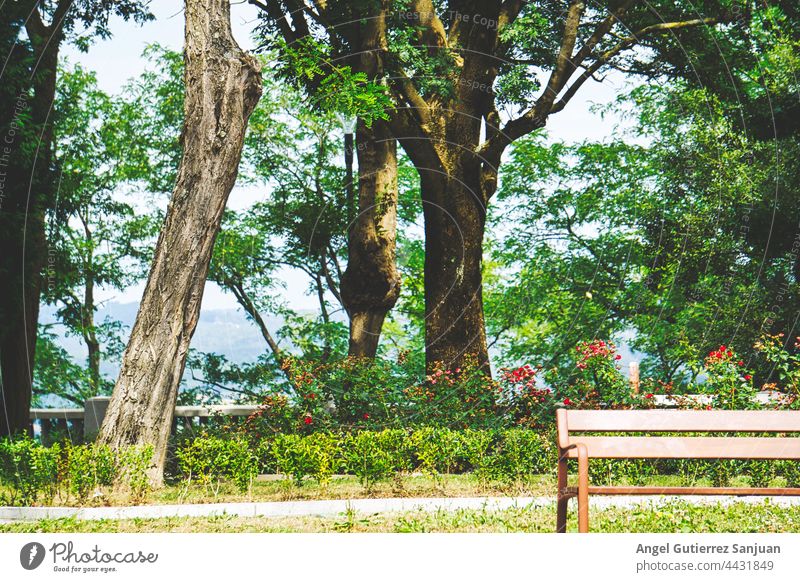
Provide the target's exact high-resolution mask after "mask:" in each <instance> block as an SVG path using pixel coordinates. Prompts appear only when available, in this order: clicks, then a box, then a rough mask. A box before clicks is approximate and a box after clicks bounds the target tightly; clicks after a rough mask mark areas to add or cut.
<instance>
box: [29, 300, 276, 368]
mask: <svg viewBox="0 0 800 582" xmlns="http://www.w3.org/2000/svg"><path fill="white" fill-rule="evenodd" d="M138 309H139V305H138V304H137V303H108V304H106V305H105V306H104V307H103V308H102V309H99V310H98V311H97V314H96V321H98V322H101V321H103V320H105V319H106V318H110V319H112V320H115V321H119V322H121V323H122V325H124V326H125V333H124V337H123V338H122V340H123V342H127V340H128V336H129V334H130V330H131V329H132V328H133V324H134V322H135V320H136V313H137V311H138ZM264 320H265V323H266V324H267V326H268V327H269V329H270V330H271V331H273V332H275V331H277V330H278V329H279V328H280V327H281V325H283V319H282V318H279V317H273V316H267V315H265V316H264ZM39 321H40V322H41V323H42V324H48V323H56V322H57V320H56V318H55V310H54V309H53V308H51V307H43V308H42V312H41V316H40V318H39ZM53 331H54V333H56V335H57V336H58V337H59V341H60V343H61V345H62V346H63V347H64V349H66V350H67V352H68V353H69V354H70V355H71V356H72V357H73V358H74V359H75V360H76V361H78V362H81V361H83V360H85V358H86V347H85V346H84V345H83V342H82V341H81V340H80V338H77V337H74V336H69V335H66V334H65V333H64V331H65V330H64V328H63V327H62V326H60V325H56V326H54V327H53ZM191 347H192V348H193V349H196V350H199V351H202V352H214V353H217V354H222V355H224V356H225V357H226V358H228V359H229V360H230V361H232V362H239V363H241V362H248V361H253V360H255V359H256V358H257V357H258V356H259V355H261V354H262V353H264V352H265V351H266V350H267V349H268V348H267V344H266V342H265V341H264V338H262V337H261V334H260V333H259V331H258V329H256V326H255V325H253V324H252V323H251V322H250V321H248V319H247V317H246V316H245V314H244V312H243V311H242V310H240V309H209V310H203V311H201V312H200V320H199V321H198V323H197V329H196V330H195V333H194V337H193V338H192V345H191ZM102 372H103V374H105V375H108V376H110V377H112V378H113V377H115V376H116V375H117V373H118V372H119V366H118V364H116V363H114V362H104V363H103V366H102Z"/></svg>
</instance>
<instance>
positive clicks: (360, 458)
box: [342, 432, 400, 490]
mask: <svg viewBox="0 0 800 582" xmlns="http://www.w3.org/2000/svg"><path fill="white" fill-rule="evenodd" d="M381 435H382V433H380V432H358V433H355V434H350V435H347V437H345V438H344V440H343V442H342V456H343V457H344V461H345V470H346V471H347V472H349V473H352V474H354V475H356V476H357V477H358V480H359V482H360V483H361V484H362V485H363V486H364V487H366V488H367V490H371V489H372V487H373V485H375V483H377V482H379V481H383V480H384V479H388V478H389V477H391V476H392V475H394V474H395V473H396V472H398V471H399V468H398V465H399V463H398V461H399V460H400V459H399V458H398V455H397V454H396V453H395V452H394V451H392V450H387V449H386V448H385V447H384V446H383V445H384V443H383V442H381V438H380V437H381Z"/></svg>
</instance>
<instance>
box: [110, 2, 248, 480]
mask: <svg viewBox="0 0 800 582" xmlns="http://www.w3.org/2000/svg"><path fill="white" fill-rule="evenodd" d="M185 15H186V36H185V50H184V59H185V62H186V69H185V76H184V79H185V84H186V100H185V105H184V111H185V122H184V127H183V135H182V142H183V158H182V160H181V164H180V168H179V169H178V177H177V183H176V185H175V190H174V193H173V196H172V200H171V202H170V205H169V208H168V210H167V216H166V220H165V222H164V226H163V227H162V230H161V234H160V235H159V239H158V242H157V244H156V250H155V254H154V257H153V264H152V266H151V269H150V275H149V277H148V280H147V286H146V288H145V291H144V295H143V297H142V302H141V304H140V306H139V312H138V315H137V317H136V323H135V324H134V327H133V331H132V333H131V337H130V340H129V343H128V346H127V348H126V350H125V354H124V355H123V359H122V366H121V370H120V375H119V378H118V379H117V383H116V386H115V387H114V392H113V395H112V398H111V402H110V404H109V407H108V412H107V413H106V417H105V420H104V422H103V425H102V427H101V429H100V435H99V441H100V442H103V443H106V444H109V445H111V446H113V447H115V448H119V447H122V446H125V445H133V444H145V443H150V444H152V445H153V446H154V450H155V452H154V456H153V459H152V465H151V469H150V472H149V476H150V480H151V482H152V483H153V484H154V485H159V484H161V483H162V481H163V469H164V461H165V456H166V450H167V440H168V438H169V434H170V430H171V427H172V418H173V415H174V409H175V402H176V399H177V395H178V386H179V384H180V380H181V376H182V375H183V371H184V366H185V363H186V354H187V352H188V349H189V343H190V341H191V338H192V334H193V333H194V330H195V327H196V325H197V320H198V317H199V314H200V306H201V301H202V298H203V288H204V286H205V281H206V275H207V273H208V268H209V264H210V262H211V253H212V250H213V247H214V241H215V240H216V237H217V234H218V232H219V228H220V223H221V220H222V213H223V210H224V209H225V204H226V202H227V200H228V196H229V195H230V192H231V189H232V188H233V185H234V182H235V181H236V176H237V173H238V167H239V161H240V158H241V153H242V147H243V143H244V136H245V131H246V128H247V121H248V119H249V117H250V114H251V113H252V112H253V109H254V108H255V106H256V104H257V103H258V100H259V98H260V96H261V77H260V74H259V67H258V64H257V63H256V61H255V60H254V59H253V58H252V57H250V56H249V55H247V54H246V53H244V52H243V51H242V50H241V49H240V48H239V46H238V45H237V44H236V41H235V40H234V38H233V35H232V33H231V25H230V4H229V2H228V0H204V1H201V0H186V3H185Z"/></svg>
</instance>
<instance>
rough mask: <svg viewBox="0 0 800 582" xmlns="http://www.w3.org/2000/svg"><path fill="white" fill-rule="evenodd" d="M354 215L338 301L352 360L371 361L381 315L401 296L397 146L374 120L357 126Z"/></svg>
mask: <svg viewBox="0 0 800 582" xmlns="http://www.w3.org/2000/svg"><path fill="white" fill-rule="evenodd" d="M356 137H357V139H356V141H357V143H358V175H359V176H358V216H357V217H356V219H355V222H354V224H353V227H352V229H351V232H350V239H349V243H348V251H349V257H348V260H347V269H346V270H345V272H344V274H343V275H342V281H341V294H342V302H343V304H344V307H345V309H346V310H347V314H348V316H349V317H350V345H349V349H348V354H349V355H351V356H359V357H368V358H373V357H375V354H376V352H377V350H378V340H379V339H380V334H381V328H382V327H383V321H384V319H385V318H386V314H387V313H388V312H389V311H390V310H391V309H392V307H394V304H395V303H396V302H397V298H398V296H399V295H400V273H399V272H398V271H397V265H396V262H395V244H396V238H397V142H396V141H395V140H394V137H392V135H391V133H390V132H389V130H388V128H387V127H386V126H385V125H384V124H383V123H382V122H379V121H376V122H375V123H374V124H373V126H372V127H371V128H368V127H366V126H364V124H363V123H359V126H358V129H357V136H356Z"/></svg>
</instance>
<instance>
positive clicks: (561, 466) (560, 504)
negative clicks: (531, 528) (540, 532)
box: [556, 457, 569, 533]
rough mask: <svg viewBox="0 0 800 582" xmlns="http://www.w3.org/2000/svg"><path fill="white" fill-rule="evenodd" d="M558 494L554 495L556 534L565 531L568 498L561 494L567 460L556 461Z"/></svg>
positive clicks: (565, 480) (563, 487)
mask: <svg viewBox="0 0 800 582" xmlns="http://www.w3.org/2000/svg"><path fill="white" fill-rule="evenodd" d="M557 483H558V494H557V495H556V500H557V501H556V533H565V532H566V531H567V504H568V503H569V496H567V495H565V494H564V493H563V491H564V489H565V488H566V486H567V459H566V457H564V458H562V459H559V461H558V481H557Z"/></svg>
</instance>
